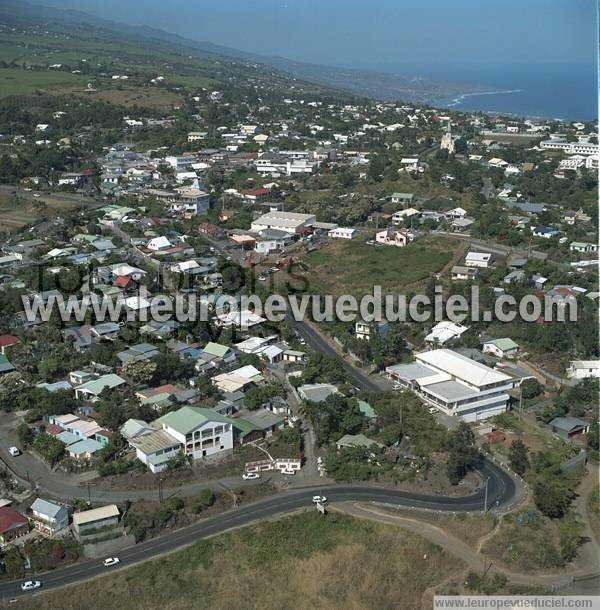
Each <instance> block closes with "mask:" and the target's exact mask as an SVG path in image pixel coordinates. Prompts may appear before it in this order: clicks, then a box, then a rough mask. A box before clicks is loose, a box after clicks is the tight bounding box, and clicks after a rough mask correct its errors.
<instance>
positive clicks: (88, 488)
mask: <svg viewBox="0 0 600 610" xmlns="http://www.w3.org/2000/svg"><path fill="white" fill-rule="evenodd" d="M87 491H88V504H90V505H91V503H92V494H91V492H90V482H89V481H88V484H87Z"/></svg>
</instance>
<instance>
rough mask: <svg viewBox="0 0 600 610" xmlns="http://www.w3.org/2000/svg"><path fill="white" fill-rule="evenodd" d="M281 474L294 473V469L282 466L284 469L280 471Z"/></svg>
mask: <svg viewBox="0 0 600 610" xmlns="http://www.w3.org/2000/svg"><path fill="white" fill-rule="evenodd" d="M281 474H296V471H295V470H292V469H291V468H284V469H283V470H282V471H281Z"/></svg>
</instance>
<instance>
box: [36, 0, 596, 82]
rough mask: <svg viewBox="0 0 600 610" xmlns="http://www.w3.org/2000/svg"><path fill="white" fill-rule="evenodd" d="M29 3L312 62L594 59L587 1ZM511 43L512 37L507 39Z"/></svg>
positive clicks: (373, 65)
mask: <svg viewBox="0 0 600 610" xmlns="http://www.w3.org/2000/svg"><path fill="white" fill-rule="evenodd" d="M287 2H288V0H283V1H276V0H254V1H253V0H245V1H242V0H222V1H221V2H219V3H218V4H213V3H210V4H206V3H204V2H198V1H194V0H191V1H190V0H171V2H170V3H169V4H168V5H165V4H164V2H160V1H159V0H130V1H129V2H122V0H39V1H36V0H32V3H33V4H41V5H45V6H52V7H55V8H64V9H77V10H81V11H84V12H88V13H90V14H93V15H96V16H99V17H102V18H105V19H110V20H114V21H121V22H124V23H128V24H131V25H146V26H150V27H155V28H159V29H163V30H166V31H168V32H171V33H175V34H179V35H181V36H185V37H187V38H190V39H193V40H197V41H209V42H213V43H215V44H219V45H225V46H230V47H234V48H238V49H240V50H243V51H247V52H252V53H258V54H263V55H280V56H283V57H286V58H289V59H293V60H297V61H305V62H310V63H316V64H325V65H334V66H345V67H357V68H363V69H384V70H386V71H389V68H388V69H386V68H385V66H386V65H387V66H397V65H401V64H404V65H406V68H407V69H408V70H410V72H411V73H412V72H413V70H411V66H417V65H418V64H419V63H420V64H427V63H432V62H437V63H439V62H443V63H444V64H447V65H449V66H451V65H452V64H461V63H462V64H464V63H473V64H479V63H481V62H499V61H501V62H504V63H508V64H510V63H512V62H514V63H527V64H535V63H540V64H548V63H554V62H557V63H579V64H583V63H588V64H589V63H593V62H595V61H596V57H597V53H596V51H597V49H596V45H597V32H596V3H595V1H594V0H529V1H528V2H527V3H526V4H524V3H522V0H487V1H486V2H485V3H482V2H481V1H480V0H460V2H458V3H452V4H450V3H448V2H447V1H446V0H423V1H422V2H420V3H419V5H418V6H415V4H414V3H413V2H406V1H404V0H372V2H370V3H369V4H368V5H367V4H366V3H365V2H362V1H361V0H329V1H327V2H319V1H318V0H308V1H307V2H304V3H302V4H299V3H296V4H292V3H291V2H289V4H288V3H287ZM515 41H518V44H515Z"/></svg>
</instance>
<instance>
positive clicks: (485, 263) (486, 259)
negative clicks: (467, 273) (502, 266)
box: [465, 252, 492, 269]
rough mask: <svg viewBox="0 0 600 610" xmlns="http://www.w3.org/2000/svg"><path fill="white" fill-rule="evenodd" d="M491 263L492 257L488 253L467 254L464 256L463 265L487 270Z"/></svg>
mask: <svg viewBox="0 0 600 610" xmlns="http://www.w3.org/2000/svg"><path fill="white" fill-rule="evenodd" d="M491 262H492V255H491V254H489V253H488V252H469V253H467V256H465V265H466V266H467V267H479V268H480V269H487V268H488V267H489V266H490V264H491Z"/></svg>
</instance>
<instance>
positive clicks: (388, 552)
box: [28, 512, 462, 610]
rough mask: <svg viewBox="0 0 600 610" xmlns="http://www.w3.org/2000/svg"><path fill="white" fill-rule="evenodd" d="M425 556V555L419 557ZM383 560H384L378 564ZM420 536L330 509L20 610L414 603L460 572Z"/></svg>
mask: <svg viewBox="0 0 600 610" xmlns="http://www.w3.org/2000/svg"><path fill="white" fill-rule="evenodd" d="M425 555H426V558H425ZM382 558H385V561H382ZM461 567H462V566H461V565H460V563H459V562H457V561H456V560H455V559H453V558H451V557H448V556H447V555H445V554H444V553H443V552H442V551H441V549H439V547H437V546H435V545H433V544H431V543H429V542H427V541H425V540H423V539H422V538H420V537H418V536H415V535H412V534H409V533H407V532H405V531H402V530H401V529H399V528H390V527H386V526H383V525H379V524H375V523H371V522H367V521H359V520H356V519H353V518H351V517H348V516H345V515H339V514H334V513H330V514H329V515H327V517H325V518H323V517H322V516H321V515H319V514H317V513H313V512H310V513H303V514H300V515H296V516H293V517H287V518H285V519H281V520H278V521H274V522H271V523H265V524H260V525H256V526H252V527H248V528H245V529H243V530H239V531H236V532H232V533H228V534H224V535H222V536H219V537H217V538H213V539H211V540H207V541H201V542H198V543H196V544H194V545H193V546H192V547H190V548H189V549H187V550H184V551H180V552H178V553H176V554H173V555H170V556H168V557H165V558H162V559H159V560H154V561H151V562H147V563H145V564H142V565H140V566H137V567H134V568H131V569H129V570H126V571H123V572H121V573H118V574H113V575H110V576H107V577H105V578H102V579H100V580H97V581H94V582H91V583H86V584H83V585H81V586H78V587H76V588H69V589H65V590H63V591H60V592H56V593H49V594H47V595H43V596H42V597H41V598H40V599H39V601H36V602H35V603H33V604H32V605H30V606H28V607H29V608H32V610H34V609H42V608H54V609H56V610H59V609H60V610H75V609H79V608H86V610H95V609H102V610H111V609H113V608H125V607H131V600H136V602H135V606H136V607H137V608H144V610H153V609H155V608H156V609H158V608H160V609H161V610H176V609H177V610H179V609H181V610H183V609H186V610H187V609H190V608H235V607H240V608H261V609H270V608H273V609H281V608H303V609H307V608H321V609H323V608H325V609H326V608H395V609H397V610H402V609H406V610H415V609H417V608H420V607H421V596H422V595H423V592H424V591H425V589H427V588H428V587H429V586H431V585H434V584H436V583H438V582H440V581H441V580H443V579H444V578H445V577H446V576H448V575H449V574H451V573H454V572H457V571H458V570H460V569H461Z"/></svg>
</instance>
